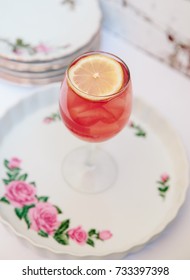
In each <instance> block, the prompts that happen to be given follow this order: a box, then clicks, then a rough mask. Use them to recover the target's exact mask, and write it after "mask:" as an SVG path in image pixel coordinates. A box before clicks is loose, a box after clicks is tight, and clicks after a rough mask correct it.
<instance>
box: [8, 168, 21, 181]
mask: <svg viewBox="0 0 190 280" xmlns="http://www.w3.org/2000/svg"><path fill="white" fill-rule="evenodd" d="M13 170H14V169H13ZM18 175H19V170H16V171H15V170H14V171H13V172H12V173H9V172H7V176H8V177H9V179H10V181H15V180H17V176H18Z"/></svg>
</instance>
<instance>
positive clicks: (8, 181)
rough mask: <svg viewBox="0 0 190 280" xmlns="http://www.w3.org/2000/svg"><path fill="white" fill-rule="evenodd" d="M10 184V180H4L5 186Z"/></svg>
mask: <svg viewBox="0 0 190 280" xmlns="http://www.w3.org/2000/svg"><path fill="white" fill-rule="evenodd" d="M10 182H11V181H10V180H8V179H3V183H4V184H5V185H8V184H9V183H10Z"/></svg>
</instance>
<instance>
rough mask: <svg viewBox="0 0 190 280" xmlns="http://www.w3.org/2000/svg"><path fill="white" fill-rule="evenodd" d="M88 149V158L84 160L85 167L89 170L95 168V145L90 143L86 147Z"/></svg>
mask: <svg viewBox="0 0 190 280" xmlns="http://www.w3.org/2000/svg"><path fill="white" fill-rule="evenodd" d="M87 146H88V147H87V148H88V156H87V159H86V165H87V166H88V167H90V168H93V167H95V156H96V150H97V144H95V143H90V144H88V145H87Z"/></svg>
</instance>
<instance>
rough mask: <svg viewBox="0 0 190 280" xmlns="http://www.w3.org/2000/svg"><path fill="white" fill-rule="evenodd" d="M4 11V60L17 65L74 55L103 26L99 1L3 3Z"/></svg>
mask: <svg viewBox="0 0 190 280" xmlns="http://www.w3.org/2000/svg"><path fill="white" fill-rule="evenodd" d="M72 3H74V4H72ZM0 7H1V9H0V18H1V25H0V56H1V57H3V58H8V59H13V60H16V61H27V62H29V61H49V60H53V59H58V58H60V57H64V56H68V55H71V54H72V53H74V52H76V51H77V50H79V49H80V48H82V47H84V46H85V45H87V44H88V43H89V42H90V41H91V40H92V38H93V37H94V36H95V34H96V33H97V31H98V30H99V29H100V25H101V11H100V7H99V3H98V0H91V1H86V0H72V1H68V0H67V1H64V0H54V1H52V0H41V1H38V0H33V1H25V0H17V1H14V0H0Z"/></svg>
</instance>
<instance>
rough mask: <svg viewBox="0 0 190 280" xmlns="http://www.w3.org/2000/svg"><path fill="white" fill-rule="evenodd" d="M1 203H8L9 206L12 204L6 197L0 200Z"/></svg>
mask: <svg viewBox="0 0 190 280" xmlns="http://www.w3.org/2000/svg"><path fill="white" fill-rule="evenodd" d="M0 201H1V202H4V203H7V204H10V202H9V201H8V199H7V198H6V197H4V196H3V197H1V198H0Z"/></svg>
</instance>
